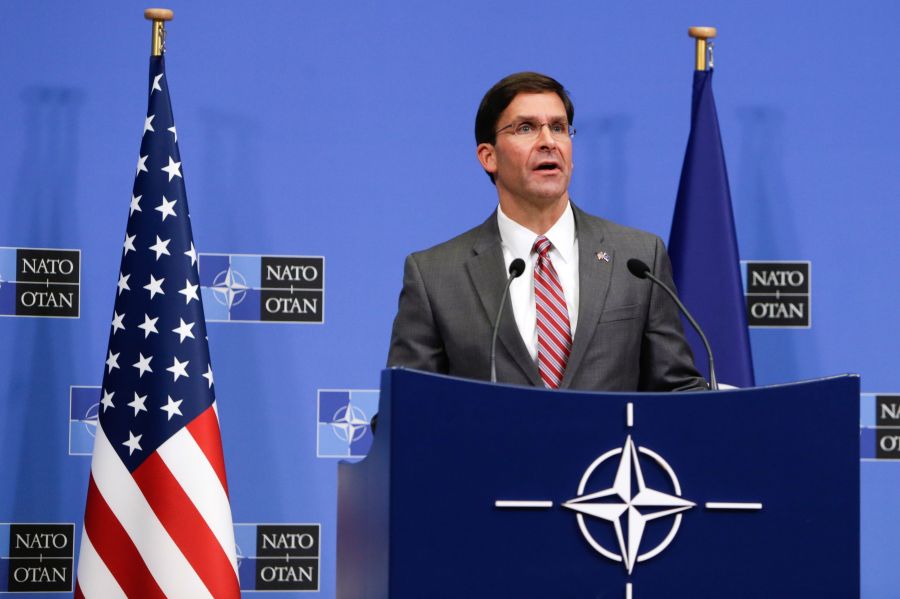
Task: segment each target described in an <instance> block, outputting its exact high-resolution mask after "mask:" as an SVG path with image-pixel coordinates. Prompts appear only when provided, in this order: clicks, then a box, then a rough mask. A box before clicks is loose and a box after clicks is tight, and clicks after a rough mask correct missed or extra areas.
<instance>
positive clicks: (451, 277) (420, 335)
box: [388, 204, 706, 391]
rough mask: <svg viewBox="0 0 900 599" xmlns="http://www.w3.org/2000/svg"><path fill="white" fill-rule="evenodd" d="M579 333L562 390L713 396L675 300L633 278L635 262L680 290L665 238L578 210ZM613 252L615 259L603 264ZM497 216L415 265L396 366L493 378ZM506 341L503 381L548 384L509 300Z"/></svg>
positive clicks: (501, 354)
mask: <svg viewBox="0 0 900 599" xmlns="http://www.w3.org/2000/svg"><path fill="white" fill-rule="evenodd" d="M572 209H573V211H574V213H575V230H576V233H577V236H578V253H579V258H578V270H579V308H578V326H577V328H576V330H575V338H574V339H573V341H572V352H571V355H570V357H569V363H568V366H567V367H566V372H565V377H564V378H563V381H562V385H561V388H570V389H585V390H608V391H669V390H686V389H705V388H706V382H705V381H704V380H703V378H702V377H701V376H700V374H699V373H698V372H697V370H696V369H695V368H694V361H693V357H692V355H691V350H690V347H689V346H688V344H687V343H686V342H685V339H684V333H683V330H682V326H681V319H680V317H679V314H678V309H677V308H676V306H675V304H674V302H672V300H671V298H669V297H668V296H667V295H665V293H664V292H663V291H662V290H660V289H659V288H658V287H657V286H656V285H653V284H651V282H650V281H649V280H641V279H637V278H636V277H634V276H633V275H632V274H631V273H630V272H628V269H627V267H626V262H627V261H628V259H629V258H638V259H640V260H642V261H644V262H645V263H646V264H648V265H650V267H651V269H652V272H653V274H654V275H656V276H657V277H659V278H660V279H661V280H662V281H664V282H666V283H667V284H669V285H672V286H673V287H674V284H673V282H672V267H671V264H670V263H669V256H668V254H667V253H666V250H665V246H664V245H663V242H662V240H661V239H660V238H659V237H657V236H656V235H652V234H650V233H645V232H643V231H638V230H637V229H631V228H628V227H623V226H621V225H617V224H615V223H613V222H610V221H608V220H605V219H602V218H597V217H595V216H591V215H589V214H587V213H585V212H583V211H582V210H579V209H578V208H577V207H575V205H574V204H573V205H572ZM598 252H606V254H607V255H608V256H609V261H608V262H607V261H605V260H601V259H598V257H597V254H598ZM506 278H507V273H506V267H505V264H504V260H503V250H502V248H501V241H500V231H499V229H498V227H497V215H496V213H494V214H492V215H491V216H490V217H489V218H488V219H487V220H486V221H485V222H484V223H483V224H481V225H479V226H478V227H475V228H474V229H472V230H470V231H468V232H466V233H463V234H462V235H460V236H458V237H455V238H454V239H451V240H450V241H447V242H445V243H442V244H440V245H438V246H435V247H433V248H431V249H428V250H425V251H422V252H416V253H414V254H411V255H410V256H409V257H408V258H407V259H406V265H405V270H404V274H403V290H402V291H401V293H400V303H399V309H398V311H397V317H396V318H395V320H394V329H393V333H392V335H391V347H390V352H389V355H388V366H405V367H408V368H415V369H418V370H426V371H430V372H437V373H442V374H450V375H453V376H459V377H465V378H471V379H482V380H490V347H491V330H492V325H493V322H494V319H495V318H496V315H497V309H498V308H499V307H500V299H501V296H502V294H503V288H504V285H505V283H506ZM498 337H499V339H498V343H497V381H498V382H503V383H512V384H517V385H534V386H541V385H542V382H541V378H540V374H539V373H538V368H537V365H536V363H535V362H534V360H532V359H531V356H530V354H529V353H528V349H527V348H526V346H525V343H524V341H522V337H521V335H520V334H519V330H518V328H517V326H516V322H515V317H514V316H513V313H512V308H511V307H510V305H509V303H508V302H507V304H506V306H505V307H504V312H503V318H502V319H501V324H500V332H499V336H498Z"/></svg>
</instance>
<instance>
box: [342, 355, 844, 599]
mask: <svg viewBox="0 0 900 599" xmlns="http://www.w3.org/2000/svg"><path fill="white" fill-rule="evenodd" d="M378 418H379V420H378V430H377V432H376V434H375V440H374V443H373V445H372V449H371V451H370V453H369V455H368V456H367V457H366V458H365V459H364V460H362V461H361V462H359V463H356V464H349V463H341V464H340V465H339V467H338V546H337V560H338V563H337V577H338V580H337V596H338V597H339V598H340V599H351V598H352V599H362V598H388V597H389V598H390V599H407V598H409V599H422V598H424V597H427V598H429V599H437V598H444V597H446V598H461V597H466V598H479V597H490V598H505V597H510V598H516V599H520V598H568V597H573V598H574V597H584V598H598V597H603V598H607V597H609V598H623V599H624V598H632V597H633V598H634V599H650V598H664V597H710V598H712V597H729V598H742V597H747V598H754V599H757V598H759V597H815V596H821V597H842V598H846V597H858V596H859V378H858V377H857V376H851V375H847V376H837V377H832V378H826V379H821V380H815V381H809V382H802V383H794V384H788V385H778V386H772V387H761V388H753V389H743V390H730V391H719V392H696V393H594V392H577V391H558V390H557V391H548V390H543V389H537V388H525V387H516V386H510V385H492V384H487V383H481V382H474V381H468V380H461V379H455V378H452V377H447V376H440V375H433V374H426V373H422V372H416V371H411V370H404V369H391V370H385V371H384V372H383V374H382V388H381V397H380V405H379V417H378Z"/></svg>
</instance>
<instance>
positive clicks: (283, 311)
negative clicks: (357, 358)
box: [198, 254, 325, 324]
mask: <svg viewBox="0 0 900 599" xmlns="http://www.w3.org/2000/svg"><path fill="white" fill-rule="evenodd" d="M198 257H199V269H200V289H201V293H202V294H203V310H204V312H205V314H206V321H207V322H291V323H313V324H322V323H323V322H325V305H324V295H325V258H323V257H322V256H261V255H256V254H199V255H198Z"/></svg>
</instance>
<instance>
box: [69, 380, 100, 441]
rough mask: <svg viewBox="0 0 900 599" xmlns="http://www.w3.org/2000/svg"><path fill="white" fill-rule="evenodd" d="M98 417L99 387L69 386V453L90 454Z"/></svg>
mask: <svg viewBox="0 0 900 599" xmlns="http://www.w3.org/2000/svg"><path fill="white" fill-rule="evenodd" d="M99 418H100V387H97V386H84V385H71V386H70V387H69V455H83V456H90V455H91V453H92V452H93V451H94V437H95V436H96V434H97V422H99Z"/></svg>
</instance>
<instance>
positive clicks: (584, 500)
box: [562, 435, 697, 574]
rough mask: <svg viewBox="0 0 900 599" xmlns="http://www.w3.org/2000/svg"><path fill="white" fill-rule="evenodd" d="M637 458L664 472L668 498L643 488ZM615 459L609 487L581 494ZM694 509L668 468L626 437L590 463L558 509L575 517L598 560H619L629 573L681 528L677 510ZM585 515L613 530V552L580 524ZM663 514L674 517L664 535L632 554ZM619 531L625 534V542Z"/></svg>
mask: <svg viewBox="0 0 900 599" xmlns="http://www.w3.org/2000/svg"><path fill="white" fill-rule="evenodd" d="M638 454H641V455H646V456H649V457H650V459H652V460H654V461H655V462H656V463H657V465H659V466H660V467H661V468H662V469H663V470H664V471H665V473H666V474H667V475H668V477H669V479H670V480H671V482H672V487H674V489H675V494H674V495H672V494H669V493H664V492H662V491H657V490H654V489H650V488H648V487H647V485H646V484H645V483H644V475H643V472H642V471H641V463H640V459H639V457H638ZM616 456H619V465H618V469H617V470H616V477H615V479H614V480H613V482H612V486H610V487H609V488H607V489H603V490H601V491H597V492H594V493H588V494H585V491H586V489H587V485H588V482H589V481H590V479H591V476H592V475H593V473H594V471H595V470H596V469H597V468H599V467H600V466H601V465H602V464H603V463H604V462H606V461H607V460H610V459H615V457H616ZM695 505H697V504H696V503H694V502H692V501H688V500H687V499H683V498H682V497H681V485H680V484H679V483H678V477H676V476H675V472H674V471H673V470H672V467H671V466H669V464H668V463H667V462H666V461H665V460H664V459H662V457H660V456H659V455H658V454H656V453H654V452H653V451H650V450H649V449H646V448H644V447H641V448H637V447H635V444H634V441H632V440H631V435H629V436H628V438H627V439H626V440H625V445H624V446H623V447H621V448H616V449H611V450H609V451H607V452H606V453H604V454H603V455H602V456H600V457H599V458H597V459H596V460H594V463H593V464H591V465H590V466H589V467H588V469H587V470H586V471H585V473H584V476H582V477H581V483H580V484H579V485H578V497H575V498H574V499H570V500H569V501H566V502H565V503H563V504H562V506H563V507H564V508H568V509H570V510H573V511H575V512H578V514H577V515H576V516H575V517H576V518H577V519H578V528H580V529H581V534H582V535H584V538H585V540H587V542H588V543H590V545H591V547H593V548H594V549H595V550H596V551H597V553H599V554H600V555H602V556H604V557H607V558H609V559H611V560H613V561H617V562H623V563H624V564H625V569H626V570H628V574H631V571H632V570H633V569H634V564H635V562H642V561H645V560H648V559H650V558H651V557H654V556H655V555H658V554H659V553H660V552H662V550H663V549H665V548H666V547H668V545H669V543H671V542H672V540H673V539H674V538H675V534H676V533H677V532H678V528H679V527H680V526H681V512H684V511H687V510H689V509H691V508H692V507H694V506H695ZM585 516H591V517H594V518H599V519H601V520H605V521H607V522H609V523H611V524H612V525H613V526H614V527H615V531H616V539H617V540H618V541H619V548H618V549H619V550H618V553H614V552H612V551H610V550H609V549H607V548H605V547H604V546H603V545H601V544H600V543H598V542H597V541H596V540H595V539H594V537H593V536H592V535H591V533H590V531H589V530H588V528H587V524H586V523H585V521H584V517H585ZM669 516H675V518H674V519H673V521H672V526H671V528H670V530H669V533H668V535H666V537H665V538H664V539H663V540H662V542H660V543H659V544H658V545H656V546H655V547H653V548H652V549H650V550H648V551H646V552H644V553H638V552H639V550H640V547H641V540H642V537H643V536H644V529H645V528H646V526H647V522H649V521H651V520H656V519H659V518H666V517H669ZM623 529H624V530H627V538H626V533H625V532H624V530H623Z"/></svg>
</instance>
